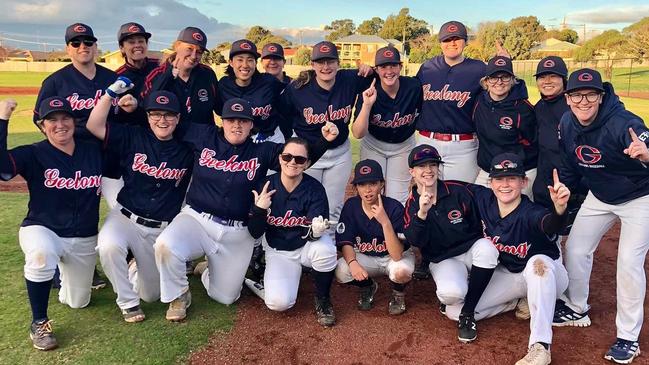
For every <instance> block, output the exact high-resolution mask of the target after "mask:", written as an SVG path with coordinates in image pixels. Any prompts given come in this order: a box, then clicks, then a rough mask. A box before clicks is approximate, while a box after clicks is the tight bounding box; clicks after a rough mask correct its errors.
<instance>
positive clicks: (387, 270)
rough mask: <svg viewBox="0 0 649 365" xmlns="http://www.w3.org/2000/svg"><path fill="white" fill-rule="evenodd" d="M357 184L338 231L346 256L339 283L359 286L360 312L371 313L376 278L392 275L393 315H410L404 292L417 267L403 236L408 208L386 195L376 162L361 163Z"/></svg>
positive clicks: (356, 171)
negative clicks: (405, 214)
mask: <svg viewBox="0 0 649 365" xmlns="http://www.w3.org/2000/svg"><path fill="white" fill-rule="evenodd" d="M352 184H353V185H354V187H355V188H356V191H357V192H358V195H357V196H355V197H352V198H349V199H348V200H347V201H346V202H345V205H344V206H343V209H342V212H341V214H340V221H339V223H338V226H337V228H336V242H337V245H338V247H339V249H340V250H341V251H342V254H343V257H341V258H340V259H339V260H338V266H337V267H336V279H337V280H338V281H339V282H341V283H348V284H351V285H354V286H357V287H359V289H360V290H359V291H360V299H359V300H358V309H360V310H370V309H371V308H372V304H373V303H374V294H375V293H376V290H377V287H378V285H377V283H376V281H374V280H373V279H372V277H376V276H379V275H388V277H389V278H390V282H391V283H392V297H391V299H390V302H389V304H388V313H390V314H392V315H398V314H402V313H404V312H405V311H406V302H405V295H404V289H405V286H406V284H407V283H408V282H409V281H410V280H411V279H412V272H413V271H414V269H415V255H414V253H413V252H412V250H410V249H409V247H410V246H409V245H408V243H404V242H401V241H400V240H399V238H398V234H403V216H404V209H403V205H401V203H400V202H399V201H398V200H396V199H392V198H389V197H385V196H382V195H381V191H383V188H384V186H385V182H384V179H383V172H382V170H381V166H380V165H379V163H378V162H376V161H374V160H363V161H360V162H359V163H358V164H356V167H355V169H354V180H353V181H352Z"/></svg>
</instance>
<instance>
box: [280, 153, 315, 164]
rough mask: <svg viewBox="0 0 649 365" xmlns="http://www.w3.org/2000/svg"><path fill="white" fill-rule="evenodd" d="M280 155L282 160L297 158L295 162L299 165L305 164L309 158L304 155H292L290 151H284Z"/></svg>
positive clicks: (289, 160) (287, 160)
mask: <svg viewBox="0 0 649 365" xmlns="http://www.w3.org/2000/svg"><path fill="white" fill-rule="evenodd" d="M279 156H280V157H281V158H282V161H284V162H291V160H295V163H296V164H298V165H304V164H305V163H306V162H307V161H308V160H309V159H308V158H306V157H304V156H294V155H291V154H290V153H282V154H281V155H279Z"/></svg>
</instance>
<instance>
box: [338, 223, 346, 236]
mask: <svg viewBox="0 0 649 365" xmlns="http://www.w3.org/2000/svg"><path fill="white" fill-rule="evenodd" d="M336 233H338V234H343V233H345V223H343V222H340V223H338V224H336Z"/></svg>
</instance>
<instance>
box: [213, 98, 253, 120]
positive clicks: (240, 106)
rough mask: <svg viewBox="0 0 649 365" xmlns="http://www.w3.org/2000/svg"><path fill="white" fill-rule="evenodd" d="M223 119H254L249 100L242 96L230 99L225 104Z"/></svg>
mask: <svg viewBox="0 0 649 365" xmlns="http://www.w3.org/2000/svg"><path fill="white" fill-rule="evenodd" d="M221 119H247V120H250V121H252V120H253V118H252V107H251V106H250V103H249V102H248V101H247V100H244V99H240V98H232V99H228V101H226V102H225V104H223V112H222V113H221Z"/></svg>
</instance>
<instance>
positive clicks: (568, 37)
mask: <svg viewBox="0 0 649 365" xmlns="http://www.w3.org/2000/svg"><path fill="white" fill-rule="evenodd" d="M550 38H554V39H558V40H560V41H564V42H569V43H572V44H576V43H577V41H578V40H579V35H578V34H577V32H576V31H574V30H572V29H563V30H557V29H552V30H549V31H547V32H545V34H544V35H543V37H542V39H544V40H545V39H550Z"/></svg>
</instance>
